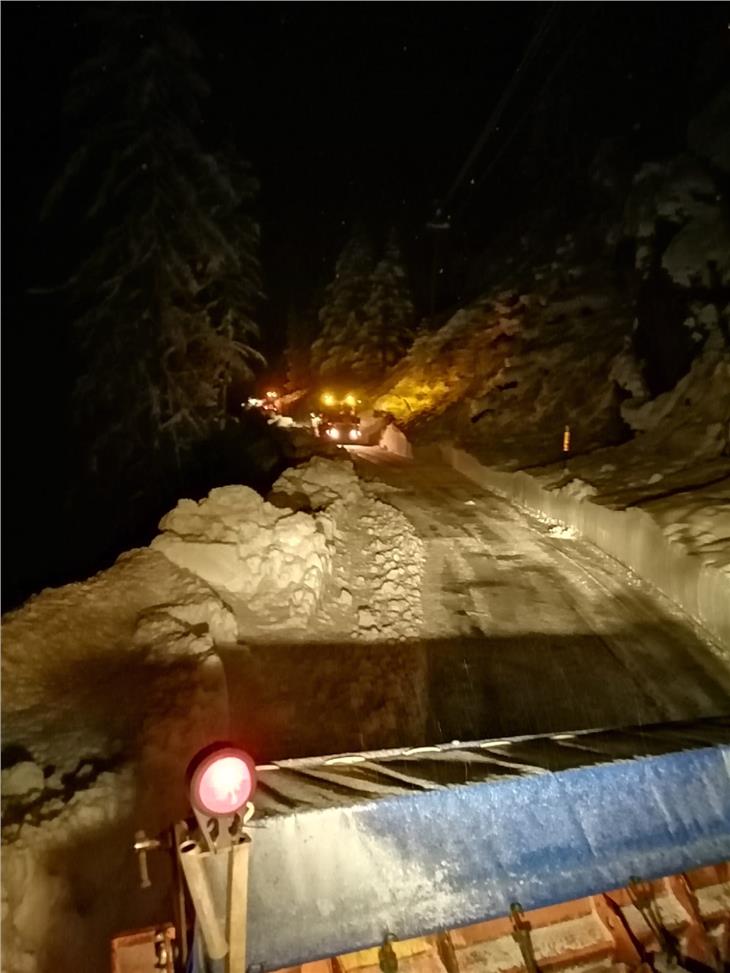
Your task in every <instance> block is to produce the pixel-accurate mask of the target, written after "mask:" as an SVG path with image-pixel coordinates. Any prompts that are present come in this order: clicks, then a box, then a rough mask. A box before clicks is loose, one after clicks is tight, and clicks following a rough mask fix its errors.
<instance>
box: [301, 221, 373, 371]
mask: <svg viewBox="0 0 730 973" xmlns="http://www.w3.org/2000/svg"><path fill="white" fill-rule="evenodd" d="M372 269H373V257H372V250H371V247H370V242H369V240H368V238H367V235H366V233H365V231H364V230H363V228H362V227H359V226H358V227H356V228H355V230H354V231H353V233H352V235H351V237H350V239H349V240H348V241H347V243H346V244H345V247H344V248H343V250H342V253H341V254H340V256H339V257H338V259H337V264H336V266H335V276H334V280H333V281H332V282H331V283H330V284H329V285H328V287H327V290H326V293H325V303H324V305H323V306H322V308H321V310H320V312H319V320H320V324H321V326H322V330H321V332H320V336H319V338H318V339H317V340H316V341H315V342H314V344H313V345H312V354H311V363H312V368H313V369H314V370H315V371H318V372H319V373H320V374H321V375H322V376H335V377H338V378H343V379H349V378H350V377H351V376H352V373H353V365H354V363H355V362H356V360H357V357H358V349H357V343H358V341H359V335H360V329H361V327H362V324H363V322H364V320H365V304H366V302H367V299H368V294H369V291H370V275H371V273H372Z"/></svg>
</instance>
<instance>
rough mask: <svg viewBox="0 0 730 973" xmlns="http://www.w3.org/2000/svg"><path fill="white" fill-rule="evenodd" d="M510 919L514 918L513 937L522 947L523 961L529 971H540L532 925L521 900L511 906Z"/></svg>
mask: <svg viewBox="0 0 730 973" xmlns="http://www.w3.org/2000/svg"><path fill="white" fill-rule="evenodd" d="M509 912H510V919H511V920H512V930H513V932H512V938H513V939H514V941H515V942H516V943H517V945H518V946H519V947H520V952H521V953H522V961H523V963H524V964H525V969H526V970H527V973H540V968H539V967H538V965H537V961H536V960H535V950H534V949H533V946H532V936H531V935H530V931H531V930H532V926H531V925H530V923H529V922H528V921H527V920H526V919H525V912H524V909H523V908H522V906H521V905H520V903H519V902H513V903H512V904H511V905H510V907H509Z"/></svg>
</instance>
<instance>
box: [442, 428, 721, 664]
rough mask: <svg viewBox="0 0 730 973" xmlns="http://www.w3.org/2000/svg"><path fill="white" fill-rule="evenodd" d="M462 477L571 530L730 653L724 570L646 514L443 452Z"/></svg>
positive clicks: (457, 452) (449, 448) (459, 452)
mask: <svg viewBox="0 0 730 973" xmlns="http://www.w3.org/2000/svg"><path fill="white" fill-rule="evenodd" d="M439 450H440V452H441V455H442V457H443V458H444V459H445V460H446V461H447V462H448V463H449V464H450V465H451V466H453V468H454V469H455V470H457V472H459V473H461V474H462V475H463V476H466V477H468V479H470V480H472V481H474V482H475V483H478V484H479V486H481V487H484V488H485V489H487V490H492V491H494V493H497V494H499V495H500V496H503V497H506V498H507V499H509V500H512V501H514V502H515V503H517V504H519V505H520V506H522V507H526V508H527V509H529V510H532V511H534V512H535V513H537V514H539V515H541V516H545V517H548V518H549V519H550V520H553V521H557V522H558V523H561V524H564V525H566V526H568V527H573V528H575V529H576V530H577V531H578V532H579V533H580V534H581V536H582V537H584V538H586V539H587V540H589V541H591V542H592V543H593V544H595V545H596V546H597V547H600V548H601V550H603V551H605V552H606V553H607V554H610V555H611V556H612V557H615V558H616V560H617V561H620V562H621V563H622V564H624V565H626V567H627V568H629V569H630V570H632V571H634V572H635V573H636V574H637V575H639V577H641V578H643V579H644V580H645V581H648V582H650V583H651V584H652V585H654V587H655V588H657V589H658V590H659V591H660V592H661V593H662V594H663V595H666V597H667V598H669V599H670V600H671V601H673V602H674V603H675V604H676V605H678V606H679V607H680V608H682V609H683V610H684V611H685V612H687V614H688V615H690V616H691V617H692V618H694V619H695V620H696V621H698V622H699V623H700V624H701V625H702V626H704V628H705V629H707V631H708V632H709V633H710V635H712V636H713V637H714V638H715V639H716V640H717V641H718V642H719V643H720V645H722V646H723V647H725V648H728V647H730V583H729V582H728V579H727V578H726V577H725V576H724V575H723V574H722V573H721V572H720V571H718V570H716V569H715V568H713V567H711V566H709V565H703V564H702V563H701V562H700V560H699V559H697V558H694V557H692V556H691V555H688V554H685V553H684V552H683V551H682V550H680V549H679V548H678V547H676V546H675V545H673V544H672V543H671V541H669V540H668V538H667V537H666V536H665V535H664V533H663V531H662V529H661V527H660V526H659V525H658V524H657V523H656V522H655V521H654V520H653V519H652V517H651V516H650V515H649V514H648V513H646V512H645V511H643V510H639V509H638V508H631V509H627V510H611V509H610V508H608V507H602V506H599V505H598V504H595V503H591V502H590V501H587V500H579V499H576V498H575V497H571V496H567V495H566V494H565V493H559V492H551V491H549V490H545V489H544V488H543V487H541V486H540V485H539V483H538V482H537V481H536V480H535V479H534V478H533V477H531V476H530V475H529V474H527V473H521V472H520V473H505V472H501V471H499V470H495V469H491V468H489V467H487V466H483V465H482V464H481V463H480V462H479V461H478V460H477V459H475V458H474V457H473V456H472V455H471V454H469V453H467V452H464V450H461V449H457V448H456V447H455V446H452V445H444V444H442V445H441V446H440V447H439Z"/></svg>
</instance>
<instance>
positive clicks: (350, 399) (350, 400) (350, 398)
mask: <svg viewBox="0 0 730 973" xmlns="http://www.w3.org/2000/svg"><path fill="white" fill-rule="evenodd" d="M343 402H344V403H345V405H349V406H350V408H351V409H354V408H355V406H356V405H357V399H356V398H355V396H354V395H353V394H352V392H348V393H347V395H346V396H345V398H344V399H343Z"/></svg>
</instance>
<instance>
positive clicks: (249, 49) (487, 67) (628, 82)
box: [3, 3, 722, 330]
mask: <svg viewBox="0 0 730 973" xmlns="http://www.w3.org/2000/svg"><path fill="white" fill-rule="evenodd" d="M174 6H175V8H176V11H177V13H178V16H180V17H181V19H183V20H184V22H185V23H186V24H187V26H188V27H189V29H190V31H191V33H192V34H193V36H195V38H196V39H197V41H198V43H199V45H200V48H201V51H202V55H203V59H202V63H201V69H202V73H203V74H204V76H206V77H207V79H208V80H209V81H210V83H211V85H212V94H211V96H210V98H209V99H208V100H207V102H206V103H205V105H204V126H203V131H202V133H201V135H202V138H203V140H204V141H208V142H209V143H210V145H212V146H216V145H217V144H219V143H220V141H221V140H222V139H223V138H231V139H232V140H233V142H234V144H235V145H236V146H237V147H239V148H240V150H241V152H242V153H243V154H245V155H246V156H248V157H249V158H250V159H251V160H252V161H253V163H254V166H255V170H256V173H257V175H258V176H259V178H260V179H261V183H262V194H261V199H260V203H259V212H260V217H261V223H262V230H263V258H264V271H265V275H266V289H267V292H268V295H269V297H270V299H271V300H270V303H269V306H268V307H267V308H264V309H262V316H263V319H264V322H265V323H266V324H267V325H268V327H269V328H270V329H271V328H273V329H274V330H276V324H277V320H278V319H280V318H281V316H282V314H283V311H284V309H285V307H286V305H287V304H288V303H289V301H290V300H292V299H293V300H295V301H296V302H300V301H301V300H302V299H303V298H306V297H307V296H308V292H309V291H310V290H311V287H312V285H313V284H319V283H321V282H324V281H326V280H327V279H328V277H329V276H330V274H331V268H332V260H333V257H334V256H335V254H336V252H337V250H338V249H339V247H340V246H341V243H342V239H343V236H344V234H345V232H346V224H347V222H348V221H350V220H351V219H352V218H353V217H355V216H358V215H366V216H367V217H369V218H370V219H371V220H372V222H373V224H375V225H378V226H381V225H384V224H386V223H387V222H389V221H396V222H398V223H400V225H401V228H402V229H403V230H404V237H405V242H406V245H407V246H410V247H411V248H412V249H413V251H414V254H415V259H416V261H418V260H419V259H420V258H421V256H422V254H421V252H420V249H419V238H420V237H422V236H423V223H424V221H425V219H426V218H427V216H428V214H429V210H430V207H431V205H432V201H433V199H434V198H436V197H437V196H440V195H442V194H443V193H444V192H445V191H446V189H447V188H448V186H449V185H450V184H451V182H452V180H453V178H454V176H455V174H456V172H457V171H458V169H459V167H460V165H461V163H462V162H463V160H464V158H465V156H466V154H467V153H468V151H469V149H470V148H471V146H472V144H473V142H474V140H475V138H476V136H477V135H478V134H479V132H480V130H481V128H482V126H483V124H484V122H485V120H486V118H487V116H488V114H489V112H490V110H491V108H492V107H493V105H494V103H495V102H496V100H497V99H498V97H499V95H500V94H501V92H502V90H503V89H504V86H505V84H506V83H507V82H508V80H509V78H510V77H511V74H512V72H513V71H514V68H515V66H516V65H517V63H518V62H519V60H520V57H521V55H522V53H523V52H524V50H525V48H526V46H527V44H528V43H529V40H530V37H531V35H532V32H533V30H534V29H535V26H536V25H537V23H538V22H540V20H541V19H542V17H543V16H545V14H546V12H547V11H548V9H549V7H550V5H549V4H545V3H493V4H487V3H456V4H454V3H450V4H448V5H447V4H446V3H387V4H386V3H295V4H286V3H178V4H175V5H174ZM557 6H558V9H557V17H556V23H555V25H554V27H553V29H552V31H551V33H550V35H549V36H548V37H547V38H546V41H545V43H544V45H543V47H542V48H541V49H540V51H539V55H538V57H537V58H536V60H535V62H534V63H533V65H532V66H531V69H530V71H529V72H528V73H527V74H526V76H525V79H524V82H523V85H522V88H521V89H520V90H518V93H517V96H516V98H515V99H514V102H513V103H512V105H511V106H510V108H509V110H508V111H507V112H506V115H505V120H504V124H503V129H502V135H498V136H497V137H496V139H495V140H494V142H493V143H490V145H489V146H488V147H487V150H486V151H485V153H484V155H483V157H482V158H481V159H480V160H479V162H478V163H477V166H476V167H475V174H476V175H478V174H479V170H480V168H483V166H484V164H485V163H486V162H488V161H489V159H490V158H491V156H492V154H493V153H494V152H495V151H497V150H498V149H499V148H500V139H502V138H504V136H505V134H509V130H510V127H511V126H512V125H514V123H515V121H518V120H519V118H520V115H521V112H522V111H523V110H524V108H525V106H526V105H529V103H530V99H531V98H533V97H534V95H535V93H536V92H538V91H539V90H540V88H541V86H542V85H543V83H544V82H545V79H546V78H547V77H548V76H549V75H550V74H551V72H552V71H553V70H554V69H555V67H556V66H558V67H559V66H560V61H561V58H564V57H565V54H566V52H568V55H569V56H568V67H569V65H570V60H571V56H570V51H571V45H572V49H573V50H575V47H576V46H577V47H578V48H584V47H585V46H586V44H589V45H590V44H594V45H595V44H596V42H597V41H598V43H599V44H600V43H603V47H602V48H601V59H600V60H598V61H597V62H596V63H595V64H594V65H593V70H592V71H591V75H592V76H591V77H585V78H578V79H577V80H578V82H579V83H580V84H581V85H583V84H584V85H585V86H586V87H587V88H590V89H591V90H592V91H593V92H594V95H593V96H594V97H595V101H596V106H595V107H596V112H595V113H594V112H591V115H593V114H595V115H596V116H597V117H598V118H599V119H600V123H601V124H604V125H606V126H607V127H608V128H609V129H616V130H620V129H622V128H623V129H628V128H630V124H631V121H632V119H630V118H629V117H625V116H626V103H627V98H628V99H630V100H631V102H633V103H634V104H635V106H636V110H637V113H639V114H641V112H642V111H644V113H645V114H646V116H647V117H646V119H644V120H643V121H644V122H645V124H646V123H649V124H651V122H652V121H653V123H654V125H655V126H657V127H660V126H663V127H664V128H666V124H665V119H664V118H663V115H662V106H661V104H658V103H657V102H658V101H660V100H661V99H658V98H657V93H658V91H659V90H660V89H661V87H662V86H663V85H664V86H666V84H667V83H676V82H677V80H679V79H681V76H682V73H683V71H686V70H687V65H686V64H685V63H683V59H685V60H686V58H687V57H689V56H690V52H692V54H694V52H693V50H692V45H691V44H690V43H689V40H690V39H693V36H692V35H693V34H694V35H696V34H697V31H698V29H700V30H702V29H705V30H706V29H707V27H708V26H710V25H711V22H712V20H713V16H714V20H715V21H717V22H718V24H719V22H720V20H721V19H722V18H721V17H720V16H719V14H721V10H717V8H720V7H722V5H721V4H717V5H715V4H700V3H693V4H691V5H690V4H684V3H682V4H650V3H644V4H620V5H616V4H592V3H580V4H561V5H557ZM86 7H87V5H86V4H75V3H13V4H5V5H4V7H3V28H4V29H3V37H4V41H5V43H4V50H3V55H4V57H3V75H4V76H3V80H4V82H5V83H4V85H3V118H4V166H3V187H4V189H5V195H4V201H5V211H4V217H5V240H6V250H5V256H6V268H5V269H6V273H5V301H6V305H7V309H8V310H10V308H12V307H14V306H15V302H16V301H17V302H20V303H21V304H22V306H23V311H24V312H25V302H24V300H23V299H22V298H21V294H22V290H23V289H24V288H25V287H26V286H29V285H31V284H36V285H37V284H39V283H43V282H44V280H43V278H44V277H45V276H47V273H46V272H47V269H48V268H49V267H53V266H54V263H55V261H54V250H55V251H57V250H58V240H57V238H54V237H53V234H52V233H51V232H50V231H49V230H48V228H42V227H39V226H38V224H37V213H38V210H39V207H40V203H41V200H42V198H43V195H44V193H45V192H46V191H47V189H48V187H49V185H50V184H51V182H52V180H53V177H54V175H55V174H56V173H57V172H58V171H59V168H60V167H61V165H62V164H63V161H64V159H65V158H66V156H67V154H68V152H69V150H70V149H71V148H72V147H73V145H74V144H75V141H76V140H77V139H78V133H77V132H74V131H73V130H70V129H69V127H68V124H67V122H66V121H65V119H64V118H63V116H62V115H61V111H60V109H61V104H62V98H63V94H64V90H65V87H66V81H67V78H68V75H69V73H70V71H71V69H72V68H73V67H74V66H75V64H76V63H77V62H78V61H79V60H80V59H81V58H82V57H83V56H85V55H87V54H88V53H89V52H91V51H93V46H94V36H93V34H92V33H90V32H89V30H88V28H86V27H85V24H84V10H85V8H86ZM713 7H714V8H716V10H715V14H714V15H713V14H712V12H711V10H710V9H709V8H713ZM700 11H702V13H701V14H700V15H699V16H698V12H700ZM697 25H699V28H698V26H697ZM602 38H603V39H604V40H603V42H602V41H601V39H602ZM565 73H566V72H565V70H563V74H565ZM602 76H604V77H605V78H606V79H607V80H606V85H605V87H604V88H602V87H601V85H602V80H601V79H602ZM617 76H619V77H621V78H622V79H623V81H624V82H625V83H624V84H623V89H625V90H617V89H616V87H615V85H616V77H617ZM575 81H576V79H575V78H573V79H572V82H571V83H573V84H575ZM556 83H557V84H558V85H559V84H560V83H565V82H564V80H563V81H561V77H560V72H559V74H558V79H557V82H553V84H556ZM632 87H635V88H636V90H635V91H633V90H630V89H632ZM655 89H656V90H655ZM612 103H615V105H616V110H617V113H618V116H619V117H617V118H616V119H612V118H611V117H610V115H611V110H612V108H611V106H612ZM667 103H668V104H669V105H670V106H671V100H670V99H668V100H667ZM673 107H676V106H672V108H673ZM670 110H671V108H670ZM622 113H623V117H622ZM592 123H593V118H591V117H587V116H586V115H585V114H584V115H583V116H582V117H581V116H580V115H579V116H578V117H576V118H575V126H576V129H578V130H579V129H581V128H583V127H584V128H586V129H590V127H591V124H592ZM607 134H614V133H613V132H611V131H608V132H607ZM504 165H505V169H504V170H503V171H502V172H501V173H500V172H499V171H497V172H496V173H495V178H494V180H492V182H491V184H488V186H487V193H489V192H492V193H494V194H495V195H496V196H497V197H502V199H503V198H504V195H505V186H504V177H505V172H506V173H509V169H510V167H511V160H510V158H509V153H507V154H506V156H505V161H504ZM506 188H507V189H508V190H510V189H512V190H513V189H514V188H515V187H509V186H508V187H506ZM517 191H518V192H519V188H517ZM482 202H484V201H482ZM488 203H489V201H488V200H487V204H486V207H485V209H484V215H485V216H486V217H487V218H488V216H489V205H488ZM68 232H69V236H72V235H73V228H72V227H69V228H68ZM10 240H12V247H11V248H8V246H7V243H8V241H10ZM8 250H10V252H8ZM49 251H50V252H49ZM414 269H415V271H416V275H418V271H419V268H418V267H415V268H414ZM10 316H11V317H13V316H14V315H13V314H11V315H10Z"/></svg>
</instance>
